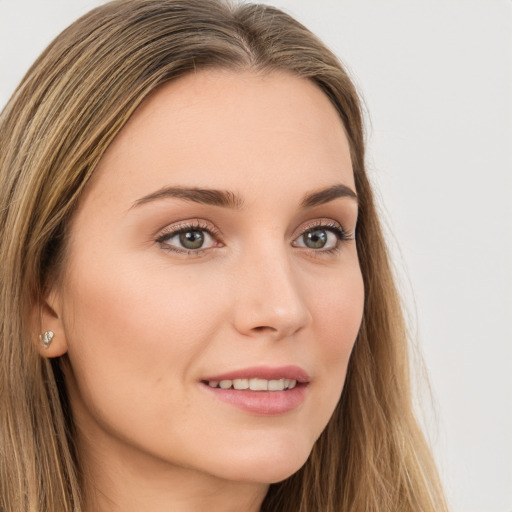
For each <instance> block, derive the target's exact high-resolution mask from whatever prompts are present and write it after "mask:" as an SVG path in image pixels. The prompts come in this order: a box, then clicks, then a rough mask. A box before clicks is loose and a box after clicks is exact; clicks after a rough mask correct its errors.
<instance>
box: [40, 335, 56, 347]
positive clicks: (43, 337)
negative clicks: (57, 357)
mask: <svg viewBox="0 0 512 512" xmlns="http://www.w3.org/2000/svg"><path fill="white" fill-rule="evenodd" d="M54 336H55V333H54V332H53V331H46V332H45V333H44V334H40V335H39V341H40V342H41V343H42V344H43V345H44V348H48V347H49V346H50V344H51V342H52V340H53V337H54Z"/></svg>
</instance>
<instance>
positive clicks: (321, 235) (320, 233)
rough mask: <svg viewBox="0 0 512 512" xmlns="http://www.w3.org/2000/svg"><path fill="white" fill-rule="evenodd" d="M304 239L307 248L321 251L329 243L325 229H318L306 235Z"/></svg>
mask: <svg viewBox="0 0 512 512" xmlns="http://www.w3.org/2000/svg"><path fill="white" fill-rule="evenodd" d="M303 239H304V244H305V245H306V247H309V248H310V249H321V248H322V247H324V245H325V244H326V243H327V233H326V232H325V231H324V230H323V229H316V230H314V231H308V232H307V233H305V234H304V237H303Z"/></svg>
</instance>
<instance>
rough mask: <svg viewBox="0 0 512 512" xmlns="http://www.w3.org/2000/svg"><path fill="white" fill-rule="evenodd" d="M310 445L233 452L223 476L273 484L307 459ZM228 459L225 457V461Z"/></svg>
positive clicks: (241, 480)
mask: <svg viewBox="0 0 512 512" xmlns="http://www.w3.org/2000/svg"><path fill="white" fill-rule="evenodd" d="M311 449H312V446H309V447H307V448H300V447H298V446H297V445H291V444H289V445H288V446H281V447H280V449H275V448H274V447H272V446H268V447H261V445H260V446H259V449H258V450H250V451H245V453H243V454H241V453H237V454H234V455H233V456H232V458H231V460H230V461H229V462H230V463H229V466H227V467H225V468H224V472H223V473H224V475H222V477H223V478H226V479H228V480H237V481H240V482H246V483H264V484H274V483H277V482H281V481H283V480H286V479H287V478H289V477H290V476H292V475H293V474H294V473H296V472H297V471H298V470H299V469H300V468H301V467H302V466H303V465H304V464H305V463H306V461H307V459H308V457H309V454H310V453H311ZM228 460H229V459H228V458H227V457H226V461H228Z"/></svg>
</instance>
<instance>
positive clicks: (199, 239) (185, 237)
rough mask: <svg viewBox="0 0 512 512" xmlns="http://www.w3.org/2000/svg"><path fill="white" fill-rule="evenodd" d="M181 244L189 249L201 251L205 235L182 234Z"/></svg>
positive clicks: (188, 232)
mask: <svg viewBox="0 0 512 512" xmlns="http://www.w3.org/2000/svg"><path fill="white" fill-rule="evenodd" d="M180 243H181V245H182V246H183V247H185V248H187V249H199V248H200V247H201V246H202V245H203V243H204V235H203V233H202V232H201V231H185V232H184V233H180Z"/></svg>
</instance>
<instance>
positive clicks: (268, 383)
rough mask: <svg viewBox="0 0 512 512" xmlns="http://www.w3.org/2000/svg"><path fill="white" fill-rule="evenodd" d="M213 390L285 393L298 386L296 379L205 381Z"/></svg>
mask: <svg viewBox="0 0 512 512" xmlns="http://www.w3.org/2000/svg"><path fill="white" fill-rule="evenodd" d="M203 383H204V384H207V385H208V386H209V387H211V388H220V389H237V390H245V389H250V390H251V391H284V390H285V389H286V390H287V389H293V388H294V387H295V386H296V385H297V381H296V380H295V379H285V378H283V379H271V380H268V379H259V378H258V377H253V378H250V379H233V380H231V379H223V380H221V381H218V380H208V381H203Z"/></svg>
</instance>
